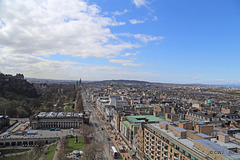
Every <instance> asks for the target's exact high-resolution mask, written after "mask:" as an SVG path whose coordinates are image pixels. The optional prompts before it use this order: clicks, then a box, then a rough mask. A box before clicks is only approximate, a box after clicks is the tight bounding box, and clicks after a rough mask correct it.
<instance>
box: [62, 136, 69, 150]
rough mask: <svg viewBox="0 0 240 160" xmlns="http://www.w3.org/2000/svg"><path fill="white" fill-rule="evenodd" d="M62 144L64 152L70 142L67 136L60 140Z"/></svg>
mask: <svg viewBox="0 0 240 160" xmlns="http://www.w3.org/2000/svg"><path fill="white" fill-rule="evenodd" d="M60 144H61V150H64V149H65V148H67V145H68V140H67V137H66V136H64V137H62V138H61V139H60Z"/></svg>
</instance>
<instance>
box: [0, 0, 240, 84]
mask: <svg viewBox="0 0 240 160" xmlns="http://www.w3.org/2000/svg"><path fill="white" fill-rule="evenodd" d="M239 8H240V2H239V0H231V1H228V0H181V1H179V0H68V1H63V0H48V1H47V0H38V1H34V0H24V1H19V0H11V1H9V0H0V71H1V72H3V73H8V74H16V73H23V74H24V75H25V77H30V78H50V79H65V80H76V79H79V78H82V79H83V80H103V79H135V80H147V81H152V82H168V83H240V9H239Z"/></svg>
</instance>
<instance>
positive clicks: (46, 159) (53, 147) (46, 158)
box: [44, 144, 57, 160]
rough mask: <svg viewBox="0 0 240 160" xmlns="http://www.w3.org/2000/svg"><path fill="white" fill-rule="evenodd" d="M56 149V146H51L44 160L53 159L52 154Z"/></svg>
mask: <svg viewBox="0 0 240 160" xmlns="http://www.w3.org/2000/svg"><path fill="white" fill-rule="evenodd" d="M56 148H57V144H54V145H51V146H50V147H49V149H48V152H47V155H46V156H45V158H44V159H45V160H52V159H53V156H54V153H55V151H56Z"/></svg>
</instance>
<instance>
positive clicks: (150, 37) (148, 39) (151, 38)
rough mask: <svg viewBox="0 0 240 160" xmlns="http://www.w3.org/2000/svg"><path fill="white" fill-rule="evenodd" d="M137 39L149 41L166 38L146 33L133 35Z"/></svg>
mask: <svg viewBox="0 0 240 160" xmlns="http://www.w3.org/2000/svg"><path fill="white" fill-rule="evenodd" d="M133 36H134V37H135V38H136V39H139V40H141V41H143V42H145V43H147V42H149V41H157V40H162V39H164V37H162V36H158V37H157V36H149V35H145V34H135V35H133Z"/></svg>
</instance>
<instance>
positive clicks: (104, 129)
mask: <svg viewBox="0 0 240 160" xmlns="http://www.w3.org/2000/svg"><path fill="white" fill-rule="evenodd" d="M85 96H86V95H85V94H83V96H82V97H83V104H84V105H86V104H87V102H86V97H85ZM86 109H87V110H91V112H92V114H91V118H90V123H92V124H93V125H94V126H95V127H96V128H97V135H100V136H96V137H97V138H98V139H99V138H100V140H101V144H102V143H103V146H104V149H105V152H106V153H107V155H109V154H110V155H109V157H108V158H109V159H113V158H112V155H111V152H110V150H111V146H115V148H116V149H117V150H118V152H119V153H120V155H121V157H120V159H124V160H132V158H131V156H130V154H129V153H128V150H125V151H123V152H120V151H119V148H118V146H119V145H121V146H124V143H125V142H124V141H123V140H121V139H120V138H119V137H120V136H117V138H116V140H115V136H116V135H115V133H114V131H113V130H112V129H111V126H110V124H109V123H108V122H104V121H103V120H102V119H101V118H100V117H102V115H101V114H100V112H99V111H98V110H97V109H96V108H93V107H92V106H91V104H88V105H86ZM108 138H110V140H108Z"/></svg>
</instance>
